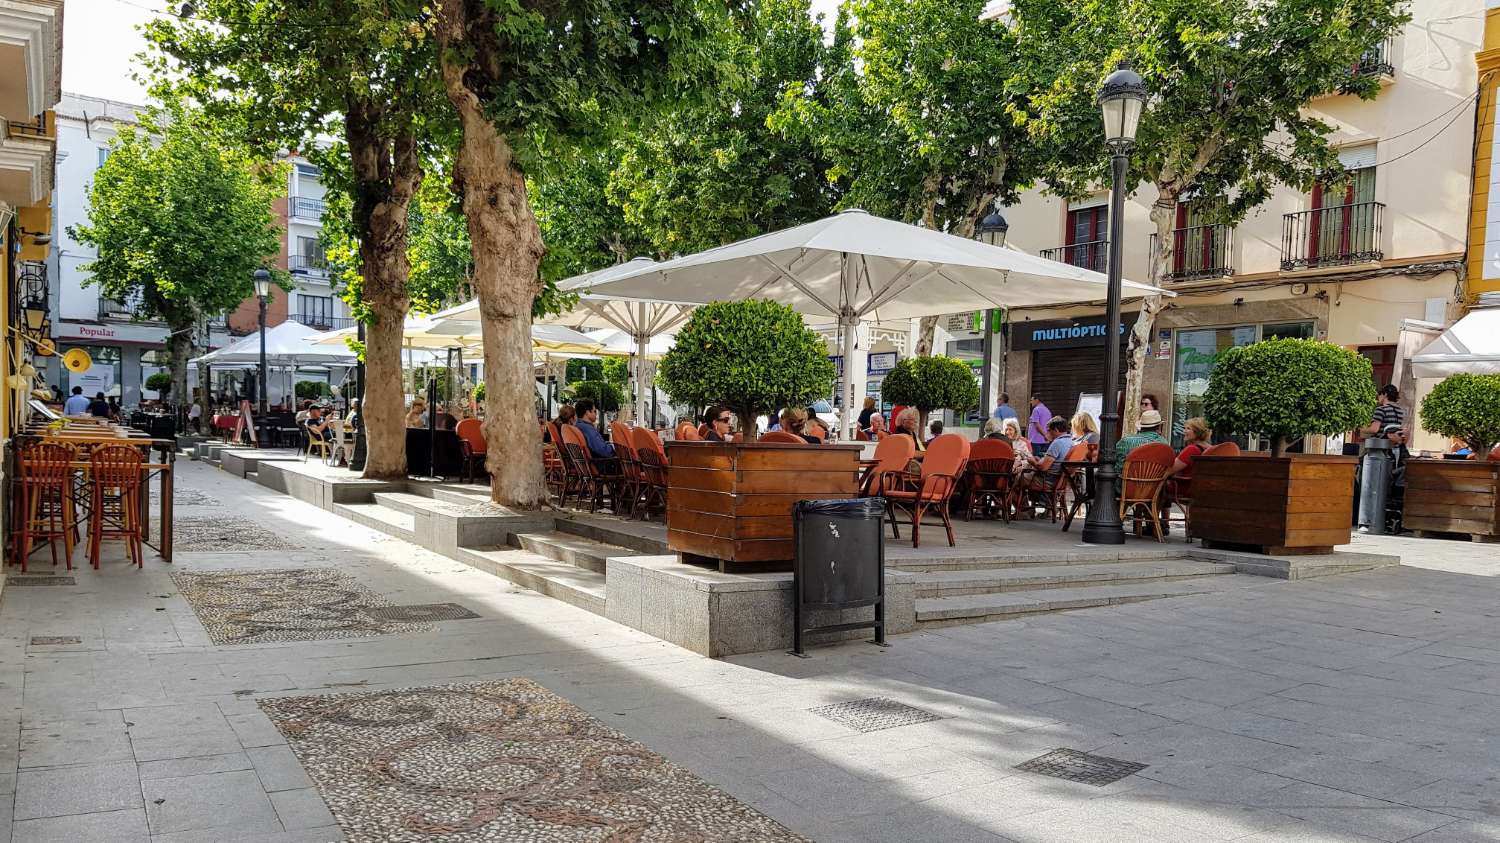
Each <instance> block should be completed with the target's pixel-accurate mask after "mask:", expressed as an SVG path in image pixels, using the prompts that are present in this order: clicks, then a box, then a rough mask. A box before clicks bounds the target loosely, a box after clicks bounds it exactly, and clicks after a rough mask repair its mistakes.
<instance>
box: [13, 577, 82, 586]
mask: <svg viewBox="0 0 1500 843" xmlns="http://www.w3.org/2000/svg"><path fill="white" fill-rule="evenodd" d="M5 584H6V585H78V581H77V580H75V579H73V578H72V577H30V576H25V575H22V576H16V577H6V578H5Z"/></svg>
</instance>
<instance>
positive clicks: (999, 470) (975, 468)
mask: <svg viewBox="0 0 1500 843" xmlns="http://www.w3.org/2000/svg"><path fill="white" fill-rule="evenodd" d="M901 438H903V439H904V438H906V437H901ZM1015 462H1016V449H1015V448H1012V447H1011V446H1010V443H1009V442H1007V441H1005V440H1004V439H981V440H979V441H978V442H975V443H974V444H973V445H971V446H970V447H969V465H968V467H967V468H965V469H964V470H965V472H966V473H967V474H968V475H969V483H970V484H971V488H974V489H986V490H988V489H993V488H995V487H996V484H998V483H999V482H1000V478H1003V477H1006V476H1009V475H1010V473H1011V468H1012V467H1013V466H1014V465H1015Z"/></svg>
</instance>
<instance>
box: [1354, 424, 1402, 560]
mask: <svg viewBox="0 0 1500 843" xmlns="http://www.w3.org/2000/svg"><path fill="white" fill-rule="evenodd" d="M1395 468H1396V454H1395V451H1394V448H1393V446H1392V445H1391V440H1389V439H1386V438H1384V437H1378V436H1371V437H1368V438H1366V439H1365V455H1364V458H1363V459H1361V460H1360V464H1359V531H1360V532H1362V533H1370V534H1372V535H1377V536H1378V535H1384V534H1385V510H1386V498H1387V497H1388V496H1389V495H1390V490H1391V473H1392V472H1393V471H1394V470H1395Z"/></svg>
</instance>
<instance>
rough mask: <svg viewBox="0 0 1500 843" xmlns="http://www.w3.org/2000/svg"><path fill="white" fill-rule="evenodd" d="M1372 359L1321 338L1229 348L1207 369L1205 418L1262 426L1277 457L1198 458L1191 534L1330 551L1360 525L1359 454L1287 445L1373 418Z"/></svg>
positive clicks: (1270, 549)
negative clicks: (1298, 450)
mask: <svg viewBox="0 0 1500 843" xmlns="http://www.w3.org/2000/svg"><path fill="white" fill-rule="evenodd" d="M1374 411H1375V382H1374V378H1373V376H1372V374H1371V369H1370V361H1369V360H1367V359H1366V358H1364V357H1362V356H1360V355H1359V354H1357V353H1356V352H1354V351H1351V350H1349V349H1346V348H1342V347H1340V346H1337V345H1333V344H1332V343H1326V342H1321V341H1318V340H1299V339H1271V340H1265V341H1263V342H1258V343H1254V344H1252V345H1245V346H1239V347H1236V348H1231V349H1229V350H1227V351H1225V352H1224V353H1223V354H1221V355H1219V359H1218V362H1217V363H1215V364H1214V368H1213V372H1212V373H1211V374H1210V375H1209V380H1208V392H1207V394H1206V395H1205V396H1204V412H1203V415H1204V417H1205V418H1206V419H1207V420H1208V423H1209V424H1210V425H1212V426H1213V428H1214V430H1216V431H1224V432H1229V433H1244V434H1258V435H1260V436H1264V437H1266V438H1268V439H1269V440H1270V441H1271V452H1270V454H1269V455H1264V454H1252V455H1247V456H1242V457H1206V458H1204V457H1200V458H1199V459H1198V460H1196V461H1194V464H1193V505H1192V507H1191V508H1190V509H1189V511H1188V517H1189V519H1190V521H1191V525H1190V527H1191V533H1192V535H1194V536H1197V537H1199V538H1200V539H1202V540H1203V542H1204V544H1205V545H1208V544H1211V543H1215V542H1217V543H1222V544H1235V545H1249V546H1252V547H1255V548H1258V549H1259V550H1261V551H1262V552H1265V553H1272V554H1287V553H1330V552H1332V550H1333V547H1334V546H1335V545H1340V544H1348V543H1349V540H1350V533H1351V529H1352V524H1353V520H1354V518H1353V516H1354V512H1353V507H1354V470H1355V466H1356V460H1355V459H1354V458H1353V457H1344V456H1328V455H1324V454H1295V455H1288V454H1287V453H1286V445H1287V442H1289V441H1291V440H1294V439H1296V438H1298V437H1301V436H1305V435H1308V434H1323V435H1329V434H1334V433H1340V432H1342V431H1347V430H1353V429H1355V428H1357V427H1359V426H1361V425H1364V424H1368V423H1369V421H1370V418H1371V416H1372V415H1373V414H1374Z"/></svg>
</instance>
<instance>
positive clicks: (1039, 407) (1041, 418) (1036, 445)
mask: <svg viewBox="0 0 1500 843" xmlns="http://www.w3.org/2000/svg"><path fill="white" fill-rule="evenodd" d="M1049 421H1052V411H1051V410H1049V409H1047V405H1046V404H1043V403H1042V399H1040V398H1038V397H1036V396H1035V395H1033V396H1031V420H1030V421H1028V422H1027V423H1026V439H1027V440H1028V441H1029V442H1031V450H1032V452H1033V453H1037V454H1040V453H1041V452H1043V451H1045V450H1047V422H1049Z"/></svg>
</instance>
